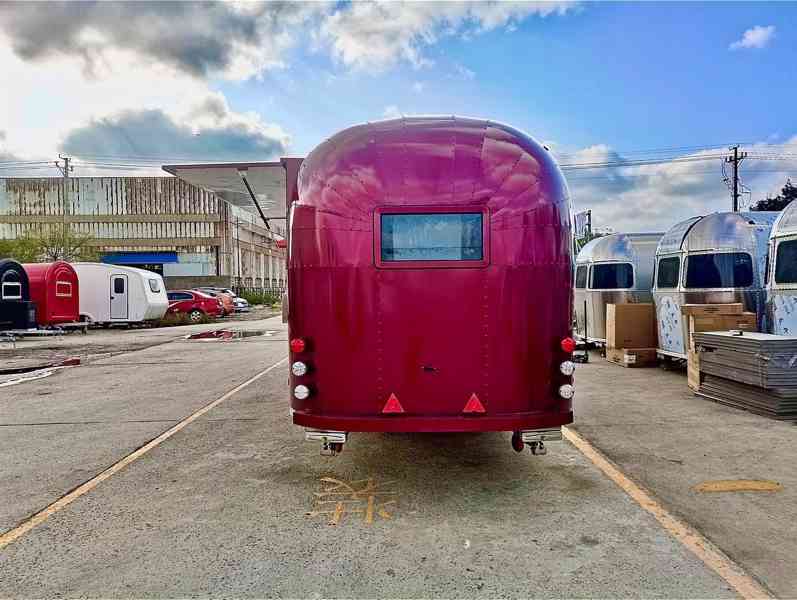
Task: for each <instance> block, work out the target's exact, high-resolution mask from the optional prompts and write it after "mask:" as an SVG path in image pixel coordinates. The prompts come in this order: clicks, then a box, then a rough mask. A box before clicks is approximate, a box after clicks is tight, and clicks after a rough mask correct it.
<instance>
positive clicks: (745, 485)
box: [692, 479, 783, 493]
mask: <svg viewBox="0 0 797 600" xmlns="http://www.w3.org/2000/svg"><path fill="white" fill-rule="evenodd" d="M692 489H693V490H695V491H696V492H700V493H714V492H779V491H780V490H782V489H783V486H782V485H780V484H779V483H778V482H777V481H769V480H766V479H717V480H714V481H704V482H703V483H699V484H697V485H696V486H695V487H693V488H692Z"/></svg>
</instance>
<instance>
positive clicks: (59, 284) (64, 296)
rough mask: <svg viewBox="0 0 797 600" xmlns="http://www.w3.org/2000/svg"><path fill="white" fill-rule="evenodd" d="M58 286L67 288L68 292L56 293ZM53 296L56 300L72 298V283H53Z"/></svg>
mask: <svg viewBox="0 0 797 600" xmlns="http://www.w3.org/2000/svg"><path fill="white" fill-rule="evenodd" d="M59 286H67V287H68V289H69V292H68V293H66V292H60V291H58V288H59ZM55 296H56V298H71V297H72V282H71V281H57V280H56V282H55Z"/></svg>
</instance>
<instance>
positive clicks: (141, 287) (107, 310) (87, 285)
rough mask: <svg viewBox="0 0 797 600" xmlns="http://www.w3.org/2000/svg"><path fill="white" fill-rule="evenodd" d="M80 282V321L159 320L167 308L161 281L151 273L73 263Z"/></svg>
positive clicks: (127, 268)
mask: <svg viewBox="0 0 797 600" xmlns="http://www.w3.org/2000/svg"><path fill="white" fill-rule="evenodd" d="M72 266H73V267H74V268H75V271H76V272H77V276H78V280H79V282H80V318H81V319H82V320H85V321H90V322H92V323H141V322H143V321H156V320H158V319H162V318H163V315H165V314H166V309H168V308H169V300H168V299H167V297H166V286H165V285H164V283H163V278H162V277H161V276H160V275H158V274H157V273H153V272H152V271H145V270H144V269H136V268H134V267H120V266H118V265H108V264H105V263H73V264H72Z"/></svg>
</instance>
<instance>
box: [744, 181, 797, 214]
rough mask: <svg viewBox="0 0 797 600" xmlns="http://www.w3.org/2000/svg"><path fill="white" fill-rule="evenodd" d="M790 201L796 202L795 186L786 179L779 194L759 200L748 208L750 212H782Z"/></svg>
mask: <svg viewBox="0 0 797 600" xmlns="http://www.w3.org/2000/svg"><path fill="white" fill-rule="evenodd" d="M792 200H797V185H794V184H792V182H791V179H787V180H786V185H784V186H783V189H781V191H780V194H778V195H777V196H775V197H774V198H770V197H767V198H765V199H764V200H759V201H758V202H756V203H755V204H754V205H753V206H751V207H750V210H783V209H784V208H786V205H788V204H789V202H791V201H792Z"/></svg>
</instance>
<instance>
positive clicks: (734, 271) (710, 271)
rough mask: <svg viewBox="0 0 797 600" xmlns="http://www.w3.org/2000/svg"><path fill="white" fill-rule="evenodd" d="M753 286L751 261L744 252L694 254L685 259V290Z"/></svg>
mask: <svg viewBox="0 0 797 600" xmlns="http://www.w3.org/2000/svg"><path fill="white" fill-rule="evenodd" d="M751 285H753V259H752V257H751V256H750V255H749V254H748V253H746V252H726V253H723V254H694V255H692V256H690V257H689V258H687V259H686V287H687V288H698V289H699V288H735V287H749V286H751Z"/></svg>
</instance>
